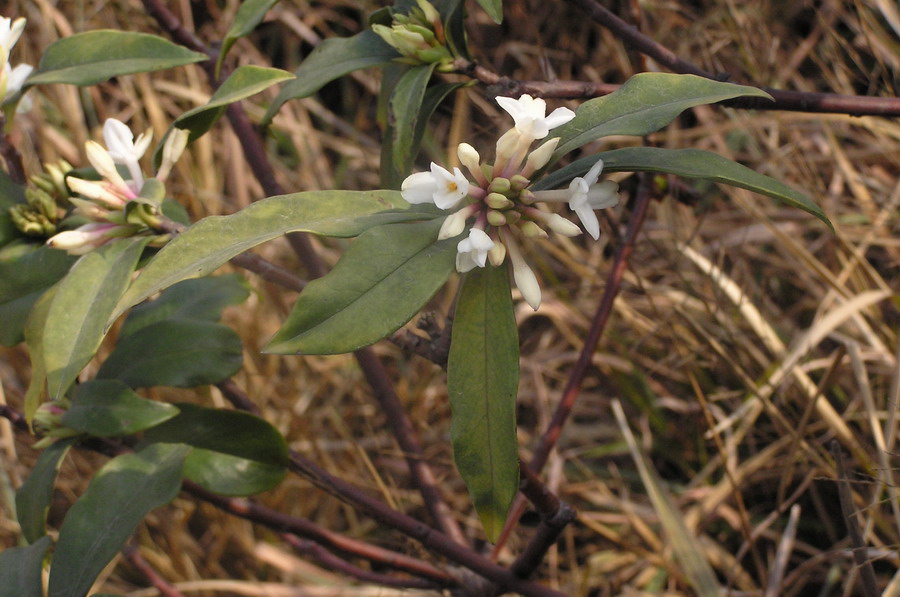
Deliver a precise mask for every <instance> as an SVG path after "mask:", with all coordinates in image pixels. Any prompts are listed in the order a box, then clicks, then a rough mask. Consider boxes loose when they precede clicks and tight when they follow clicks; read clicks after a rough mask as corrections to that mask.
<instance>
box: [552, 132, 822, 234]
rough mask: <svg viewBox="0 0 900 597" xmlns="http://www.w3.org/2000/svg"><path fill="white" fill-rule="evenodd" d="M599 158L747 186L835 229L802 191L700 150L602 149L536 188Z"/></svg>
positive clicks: (561, 181)
mask: <svg viewBox="0 0 900 597" xmlns="http://www.w3.org/2000/svg"><path fill="white" fill-rule="evenodd" d="M598 159H602V160H603V171H604V172H622V171H625V172H642V171H649V172H665V173H666V174H677V175H678V176H683V177H685V178H700V179H704V180H711V181H713V182H718V183H721V184H727V185H731V186H733V187H738V188H741V189H747V190H748V191H753V192H755V193H760V194H762V195H767V196H769V197H773V198H775V199H778V200H780V201H783V202H785V203H787V204H788V205H790V206H792V207H796V208H799V209H802V210H803V211H805V212H807V213H809V214H812V215H814V216H815V217H817V218H819V219H820V220H822V221H823V222H825V223H826V224H828V226H829V228H831V229H832V230H833V229H834V227H833V226H832V225H831V221H830V220H829V219H828V217H827V216H826V215H825V212H823V211H822V210H821V208H819V206H818V205H816V204H815V203H813V202H812V201H810V200H809V198H808V197H807V196H806V195H804V194H803V193H801V192H799V191H796V190H794V189H792V188H791V187H789V186H788V185H786V184H784V183H783V182H780V181H778V180H775V179H774V178H770V177H768V176H766V175H765V174H760V173H759V172H756V171H755V170H751V169H750V168H747V167H746V166H742V165H741V164H738V163H737V162H733V161H731V160H729V159H727V158H724V157H722V156H720V155H718V154H716V153H712V152H709V151H703V150H701V149H662V148H659V147H625V148H622V149H615V150H612V151H605V152H602V153H598V154H596V155H592V156H588V157H586V158H582V159H580V160H576V161H575V162H572V163H571V164H569V165H568V166H566V167H565V168H562V169H560V170H557V171H556V172H554V173H553V174H551V175H549V176H547V177H545V178H542V179H541V180H540V181H539V182H538V183H537V184H536V185H535V188H536V189H547V188H554V187H560V186H563V185H565V184H568V181H570V180H571V179H572V178H573V177H575V176H580V175H581V174H584V173H585V172H587V171H588V170H589V169H590V167H591V166H593V165H594V164H595V163H596V162H597V160H598Z"/></svg>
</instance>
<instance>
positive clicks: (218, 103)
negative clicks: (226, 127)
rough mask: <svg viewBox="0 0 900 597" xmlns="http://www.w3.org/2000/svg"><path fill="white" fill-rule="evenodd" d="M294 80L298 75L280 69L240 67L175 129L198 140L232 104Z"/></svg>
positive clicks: (182, 119) (192, 139)
mask: <svg viewBox="0 0 900 597" xmlns="http://www.w3.org/2000/svg"><path fill="white" fill-rule="evenodd" d="M293 78H294V75H292V74H291V73H289V72H287V71H283V70H281V69H279V68H263V67H261V66H239V67H238V68H237V69H236V70H235V71H234V72H233V73H231V75H230V76H229V77H228V78H227V79H225V81H224V82H223V83H222V85H220V86H219V88H218V89H217V90H216V92H215V93H214V94H213V96H212V97H211V98H209V101H208V102H207V103H206V104H205V105H203V106H198V107H196V108H194V109H193V110H189V111H187V112H185V113H184V114H182V115H181V116H179V117H178V118H177V119H176V120H175V122H174V123H173V126H175V127H178V128H180V129H188V130H189V131H191V135H190V138H189V140H190V141H194V140H195V139H197V138H198V137H200V136H202V135H203V134H204V133H206V132H207V131H208V130H209V129H210V128H212V125H213V124H215V122H216V121H217V120H218V119H219V117H220V116H222V114H223V113H224V112H225V108H227V107H228V105H229V104H233V103H235V102H238V101H240V100H242V99H245V98H248V97H250V96H251V95H256V94H257V93H259V92H260V91H263V90H265V89H268V88H269V87H271V86H272V85H275V84H277V83H281V82H282V81H287V80H288V79H293ZM160 147H162V144H160Z"/></svg>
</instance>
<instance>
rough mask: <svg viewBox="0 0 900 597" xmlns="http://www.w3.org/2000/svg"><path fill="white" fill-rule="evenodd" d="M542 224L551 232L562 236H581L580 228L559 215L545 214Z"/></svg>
mask: <svg viewBox="0 0 900 597" xmlns="http://www.w3.org/2000/svg"><path fill="white" fill-rule="evenodd" d="M544 223H545V224H547V227H548V228H550V230H552V231H553V232H555V233H557V234H562V235H563V236H578V235H579V234H581V228H579V227H578V226H577V225H576V224H573V223H572V222H570V221H569V220H567V219H565V218H564V217H562V216H561V215H559V214H547V217H546V218H544Z"/></svg>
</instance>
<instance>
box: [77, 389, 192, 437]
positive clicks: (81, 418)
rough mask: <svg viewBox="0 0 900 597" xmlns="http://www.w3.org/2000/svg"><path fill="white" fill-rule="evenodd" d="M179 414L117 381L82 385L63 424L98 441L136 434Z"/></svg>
mask: <svg viewBox="0 0 900 597" xmlns="http://www.w3.org/2000/svg"><path fill="white" fill-rule="evenodd" d="M177 414H178V409H177V408H175V407H174V406H172V405H171V404H165V403H163V402H157V401H155V400H147V399H146V398H141V397H140V396H138V395H137V394H135V393H134V392H133V391H132V390H131V388H129V387H128V386H126V385H125V384H124V383H122V382H120V381H116V380H113V379H109V380H104V379H94V380H91V381H86V382H84V383H82V384H79V385H78V387H77V388H76V389H75V396H74V398H73V399H72V406H70V407H69V409H68V410H67V411H66V412H65V414H64V415H63V417H62V424H63V425H65V426H66V427H69V428H71V429H75V430H77V431H81V432H82V433H87V434H90V435H93V436H95V437H109V436H112V435H125V434H129V433H136V432H138V431H143V430H145V429H149V428H150V427H154V426H156V425H159V424H160V423H162V422H164V421H168V420H169V419H171V418H172V417H174V416H175V415H177Z"/></svg>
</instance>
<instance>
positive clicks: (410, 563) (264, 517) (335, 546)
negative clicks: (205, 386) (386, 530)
mask: <svg viewBox="0 0 900 597" xmlns="http://www.w3.org/2000/svg"><path fill="white" fill-rule="evenodd" d="M182 488H183V489H184V490H185V491H187V492H188V493H190V494H191V495H193V496H195V497H197V498H199V499H201V500H203V501H205V502H208V503H210V504H212V505H214V506H215V507H217V508H219V509H220V510H224V511H225V512H228V513H229V514H233V515H235V516H238V517H240V518H244V519H246V520H251V521H253V522H255V523H258V524H261V525H263V526H266V527H268V528H270V529H273V530H276V531H280V532H284V533H291V534H293V535H299V536H301V537H304V538H306V539H310V540H312V541H315V542H316V543H318V544H321V545H324V546H327V547H328V548H330V549H332V550H334V551H338V552H340V553H342V554H345V555H349V556H353V557H356V558H362V559H364V560H367V561H369V562H373V563H376V564H379V565H382V566H387V567H391V568H394V569H396V570H400V571H403V572H407V573H409V574H413V575H416V576H419V577H421V578H423V579H427V580H428V581H429V582H430V583H431V584H437V585H439V586H451V585H453V584H455V581H454V578H453V577H452V576H451V575H450V574H448V573H446V572H444V571H443V570H441V569H439V568H436V567H435V566H433V565H431V564H429V563H428V562H424V561H422V560H418V559H416V558H413V557H410V556H407V555H404V554H401V553H398V552H395V551H391V550H389V549H385V548H383V547H378V546H377V545H372V544H370V543H366V542H365V541H359V540H358V539H353V538H350V537H346V536H344V535H341V534H339V533H335V532H333V531H330V530H328V529H326V528H324V527H321V526H319V525H317V524H316V523H314V522H312V521H309V520H305V519H303V518H298V517H296V516H288V515H287V514H282V513H281V512H278V511H276V510H272V509H271V508H266V507H265V506H262V505H260V504H257V503H256V502H254V501H252V500H248V499H243V498H232V497H224V496H221V495H217V494H215V493H211V492H209V491H207V490H206V489H203V488H202V487H200V486H199V485H197V484H196V483H192V482H190V481H185V482H184V483H183V485H182ZM321 545H320V547H321Z"/></svg>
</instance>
